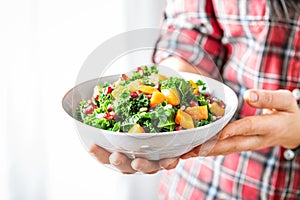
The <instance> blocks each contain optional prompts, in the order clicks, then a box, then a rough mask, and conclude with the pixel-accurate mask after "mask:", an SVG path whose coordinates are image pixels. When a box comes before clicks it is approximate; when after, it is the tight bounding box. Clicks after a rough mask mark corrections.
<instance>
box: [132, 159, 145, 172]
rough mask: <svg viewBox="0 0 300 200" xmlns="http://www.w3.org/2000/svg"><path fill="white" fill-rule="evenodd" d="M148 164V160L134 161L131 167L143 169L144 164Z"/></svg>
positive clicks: (138, 169)
mask: <svg viewBox="0 0 300 200" xmlns="http://www.w3.org/2000/svg"><path fill="white" fill-rule="evenodd" d="M145 165H146V162H143V161H140V162H139V163H136V162H132V163H131V167H132V168H133V169H134V170H136V171H141V170H142V169H143V168H144V166H145Z"/></svg>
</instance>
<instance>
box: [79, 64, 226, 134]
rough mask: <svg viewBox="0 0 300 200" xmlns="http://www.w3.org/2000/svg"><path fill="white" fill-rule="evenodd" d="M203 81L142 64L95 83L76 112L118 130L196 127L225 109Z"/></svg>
mask: <svg viewBox="0 0 300 200" xmlns="http://www.w3.org/2000/svg"><path fill="white" fill-rule="evenodd" d="M205 90H206V85H205V83H204V82H203V81H201V80H198V81H196V82H194V81H192V80H189V81H186V80H185V79H183V78H179V77H166V76H164V75H162V74H159V71H158V68H157V67H156V66H155V65H154V66H141V67H138V68H137V69H136V70H135V71H134V72H132V73H131V74H130V75H129V74H122V75H121V76H120V78H119V80H118V81H116V82H115V83H105V84H100V85H97V86H96V87H95V89H94V94H93V97H92V98H91V99H89V100H82V101H81V102H80V105H79V106H78V112H77V114H78V116H79V118H80V119H81V120H82V121H83V123H86V124H88V125H91V126H94V127H97V128H100V129H105V130H110V131H118V132H129V133H145V132H147V133H157V132H171V131H179V130H184V129H190V128H196V127H200V126H204V125H207V124H209V123H212V122H213V121H215V120H218V119H219V118H221V117H222V116H223V115H224V113H225V104H224V102H223V101H222V100H220V99H217V98H216V97H213V96H212V95H211V94H209V93H207V92H205Z"/></svg>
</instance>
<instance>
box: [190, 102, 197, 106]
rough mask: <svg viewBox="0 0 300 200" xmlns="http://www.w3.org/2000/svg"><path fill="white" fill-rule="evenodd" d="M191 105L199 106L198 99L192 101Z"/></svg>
mask: <svg viewBox="0 0 300 200" xmlns="http://www.w3.org/2000/svg"><path fill="white" fill-rule="evenodd" d="M190 106H198V103H197V102H196V101H190Z"/></svg>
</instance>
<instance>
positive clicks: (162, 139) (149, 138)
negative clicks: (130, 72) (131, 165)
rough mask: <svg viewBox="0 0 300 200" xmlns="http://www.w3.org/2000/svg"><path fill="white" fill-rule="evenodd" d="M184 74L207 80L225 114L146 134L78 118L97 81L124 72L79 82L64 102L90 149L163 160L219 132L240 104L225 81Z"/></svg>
mask: <svg viewBox="0 0 300 200" xmlns="http://www.w3.org/2000/svg"><path fill="white" fill-rule="evenodd" d="M180 75H181V76H182V77H183V78H185V79H186V80H194V81H196V80H198V79H201V80H203V81H204V82H205V83H206V86H207V91H208V92H209V93H211V94H212V95H213V96H216V97H218V98H220V99H222V100H223V101H224V102H225V104H226V111H225V115H224V116H223V117H222V118H221V119H219V120H217V121H215V122H213V123H211V124H208V125H205V126H202V127H198V128H193V129H188V130H182V131H174V132H163V133H144V134H134V133H133V134H128V133H119V132H112V131H107V130H101V129H98V128H95V127H92V126H89V125H86V124H84V123H82V122H80V121H78V120H77V119H76V118H75V112H76V109H77V106H78V104H79V102H80V101H81V100H82V99H85V100H88V99H90V98H91V97H92V95H93V89H94V87H95V85H97V84H98V83H99V82H101V83H104V82H110V83H113V82H115V81H116V80H117V79H118V78H119V77H120V75H114V76H107V77H102V78H100V79H93V80H89V81H86V82H84V83H81V84H78V85H77V86H75V87H74V88H72V89H71V90H69V91H68V92H67V93H66V95H65V96H64V98H63V101H62V105H63V108H64V110H65V111H66V112H67V113H68V114H69V115H70V116H71V117H73V118H74V119H75V120H74V121H75V125H76V128H77V130H78V133H79V136H80V138H81V140H82V143H83V144H84V145H85V147H86V148H87V149H89V148H90V147H91V145H93V144H97V145H99V146H101V147H103V148H105V149H107V150H108V151H110V152H114V151H118V152H122V153H124V154H126V155H127V156H128V157H130V158H136V157H142V158H146V159H149V160H159V159H163V158H172V157H177V156H180V155H182V154H184V153H186V152H188V151H189V150H191V149H192V148H194V147H196V146H198V145H200V144H202V143H204V142H206V141H207V140H208V139H210V138H212V137H213V136H215V135H216V134H217V133H218V132H219V131H220V130H221V129H222V128H223V127H224V126H225V125H226V124H227V123H228V122H229V121H230V119H231V118H232V117H233V115H234V113H235V111H236V109H237V105H238V100H237V96H236V94H235V93H234V91H233V90H232V89H230V88H229V87H228V86H226V85H224V84H223V83H221V82H219V81H216V80H214V79H211V78H208V77H204V76H201V75H197V74H191V73H180Z"/></svg>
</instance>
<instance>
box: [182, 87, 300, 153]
mask: <svg viewBox="0 0 300 200" xmlns="http://www.w3.org/2000/svg"><path fill="white" fill-rule="evenodd" d="M244 99H245V101H246V103H248V104H249V105H250V106H251V107H255V108H260V109H264V112H263V114H262V115H258V116H251V117H245V118H243V119H240V120H237V121H234V122H232V123H230V124H228V125H227V126H226V127H225V128H224V129H223V130H222V131H221V132H220V133H219V138H218V140H217V142H216V144H215V145H214V147H213V148H212V150H210V151H209V152H207V151H203V149H202V150H201V146H198V147H196V148H194V149H193V150H191V151H190V152H188V153H186V154H184V155H182V156H181V158H183V159H187V158H190V157H195V156H214V155H226V154H230V153H234V152H241V151H249V150H258V149H262V148H265V147H270V146H282V147H285V148H291V149H293V148H296V147H298V146H299V145H300V110H299V108H298V105H297V101H296V100H295V98H294V97H293V95H292V93H291V92H290V91H288V90H277V91H268V90H254V89H252V90H248V91H246V92H245V95H244ZM203 153H205V155H202V154H203Z"/></svg>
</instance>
